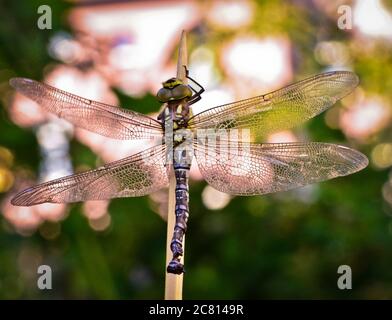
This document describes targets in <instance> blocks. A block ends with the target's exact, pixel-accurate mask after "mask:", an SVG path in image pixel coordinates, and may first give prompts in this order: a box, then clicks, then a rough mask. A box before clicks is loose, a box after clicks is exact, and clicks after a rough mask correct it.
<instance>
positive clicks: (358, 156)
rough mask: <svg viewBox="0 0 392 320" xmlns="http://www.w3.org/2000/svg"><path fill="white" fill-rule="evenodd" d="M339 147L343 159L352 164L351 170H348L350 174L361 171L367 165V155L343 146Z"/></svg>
mask: <svg viewBox="0 0 392 320" xmlns="http://www.w3.org/2000/svg"><path fill="white" fill-rule="evenodd" d="M339 147H340V149H341V151H342V153H341V156H343V157H344V159H345V160H347V161H348V162H349V163H351V164H352V168H353V171H352V172H350V174H351V173H354V172H358V171H361V170H363V169H365V168H366V167H367V166H368V165H369V159H368V157H367V156H365V155H364V154H363V153H362V152H360V151H358V150H355V149H351V148H349V147H345V146H340V145H339Z"/></svg>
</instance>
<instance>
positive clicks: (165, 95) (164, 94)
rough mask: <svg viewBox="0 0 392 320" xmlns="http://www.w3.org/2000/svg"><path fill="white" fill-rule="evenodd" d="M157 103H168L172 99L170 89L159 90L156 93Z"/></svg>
mask: <svg viewBox="0 0 392 320" xmlns="http://www.w3.org/2000/svg"><path fill="white" fill-rule="evenodd" d="M157 98H158V101H159V102H168V101H169V100H170V99H171V98H172V92H171V90H170V89H166V88H161V89H159V91H158V93H157Z"/></svg>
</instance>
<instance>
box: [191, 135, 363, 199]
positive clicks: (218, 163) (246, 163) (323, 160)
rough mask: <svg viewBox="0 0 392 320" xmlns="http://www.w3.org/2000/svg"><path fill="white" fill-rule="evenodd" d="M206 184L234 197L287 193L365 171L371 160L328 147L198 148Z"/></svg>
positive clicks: (353, 151)
mask: <svg viewBox="0 0 392 320" xmlns="http://www.w3.org/2000/svg"><path fill="white" fill-rule="evenodd" d="M194 149H195V156H196V160H197V163H198V166H199V169H200V171H201V173H202V175H203V177H204V178H205V180H206V181H207V182H208V183H209V184H210V185H211V186H213V187H214V188H215V189H217V190H219V191H222V192H225V193H229V194H234V195H257V194H266V193H271V192H278V191H285V190H290V189H293V188H297V187H301V186H305V185H307V184H311V183H315V182H319V181H324V180H328V179H332V178H336V177H339V176H346V175H349V174H351V173H354V172H357V171H359V170H361V169H363V168H365V167H366V166H367V164H368V159H367V158H366V156H364V155H363V154H362V153H360V152H358V151H355V150H353V149H350V148H347V147H343V146H339V145H335V144H328V143H316V142H312V143H271V144H270V143H267V144H243V143H240V142H238V144H235V143H234V144H233V142H229V143H223V142H221V143H219V144H216V145H215V146H214V147H208V146H206V145H201V144H195V147H194Z"/></svg>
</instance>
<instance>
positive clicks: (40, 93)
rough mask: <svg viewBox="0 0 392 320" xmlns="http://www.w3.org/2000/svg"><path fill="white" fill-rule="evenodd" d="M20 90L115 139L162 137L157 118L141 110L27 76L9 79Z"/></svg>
mask: <svg viewBox="0 0 392 320" xmlns="http://www.w3.org/2000/svg"><path fill="white" fill-rule="evenodd" d="M10 84H11V86H13V87H14V88H15V89H16V90H17V91H18V92H20V93H22V94H23V95H25V96H26V97H28V98H30V99H32V100H34V101H35V102H37V103H38V104H39V105H41V106H42V107H43V108H44V109H45V110H46V111H49V112H51V113H54V114H56V115H57V116H58V117H60V118H64V119H65V120H67V121H69V122H71V123H72V124H74V125H75V126H77V127H80V128H83V129H86V130H89V131H93V132H95V133H98V134H101V135H103V136H106V137H109V138H114V139H147V138H151V137H160V136H161V135H162V127H161V125H160V123H159V122H158V121H156V120H155V119H153V118H150V117H148V116H146V115H143V114H141V113H137V112H134V111H130V110H127V109H123V108H117V107H114V106H110V105H108V104H105V103H101V102H97V101H93V100H89V99H85V98H82V97H79V96H77V95H74V94H71V93H68V92H65V91H63V90H60V89H57V88H54V87H51V86H49V85H47V84H44V83H41V82H37V81H34V80H30V79H26V78H12V79H11V80H10Z"/></svg>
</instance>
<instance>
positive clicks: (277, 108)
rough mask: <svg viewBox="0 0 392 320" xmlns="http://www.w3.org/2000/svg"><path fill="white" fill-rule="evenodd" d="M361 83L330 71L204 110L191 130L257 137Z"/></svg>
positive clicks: (193, 120) (287, 125)
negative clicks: (239, 130)
mask: <svg viewBox="0 0 392 320" xmlns="http://www.w3.org/2000/svg"><path fill="white" fill-rule="evenodd" d="M357 85H358V77H357V76H356V75H355V74H354V73H352V72H347V71H335V72H327V73H323V74H320V75H316V76H314V77H311V78H308V79H306V80H303V81H300V82H297V83H295V84H292V85H290V86H287V87H285V88H282V89H280V90H277V91H274V92H271V93H269V94H265V95H262V96H258V97H254V98H251V99H247V100H241V101H238V102H234V103H230V104H226V105H222V106H218V107H215V108H212V109H209V110H206V111H203V112H201V113H199V114H197V115H195V116H194V117H193V118H191V119H190V120H189V127H190V128H191V129H194V130H195V129H215V130H218V129H232V128H245V129H250V130H251V134H252V135H253V136H254V137H265V136H267V135H268V134H271V133H273V132H277V131H281V130H285V129H289V128H292V127H294V126H297V125H299V124H301V123H303V122H305V121H306V120H308V119H310V118H312V117H314V116H316V115H318V114H319V113H321V112H322V111H324V110H326V109H328V108H329V107H331V106H332V105H333V104H334V103H335V102H336V101H338V100H339V99H341V98H343V97H344V96H346V95H347V94H349V93H350V92H351V91H352V90H353V89H354V88H355V87H356V86H357Z"/></svg>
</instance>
